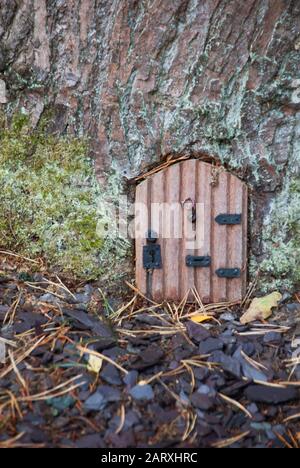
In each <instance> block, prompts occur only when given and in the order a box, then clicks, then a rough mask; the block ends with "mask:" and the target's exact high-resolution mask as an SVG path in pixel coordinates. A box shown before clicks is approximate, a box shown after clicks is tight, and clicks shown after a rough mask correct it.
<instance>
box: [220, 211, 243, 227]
mask: <svg viewBox="0 0 300 468" xmlns="http://www.w3.org/2000/svg"><path fill="white" fill-rule="evenodd" d="M215 221H216V222H217V223H218V224H221V225H227V224H228V225H230V224H241V222H242V215H241V214H228V213H223V214H219V215H218V216H217V217H216V218H215Z"/></svg>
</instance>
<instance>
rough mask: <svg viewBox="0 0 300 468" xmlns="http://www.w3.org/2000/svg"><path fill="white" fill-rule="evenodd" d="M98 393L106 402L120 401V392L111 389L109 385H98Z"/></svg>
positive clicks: (116, 389)
mask: <svg viewBox="0 0 300 468" xmlns="http://www.w3.org/2000/svg"><path fill="white" fill-rule="evenodd" d="M98 392H99V393H100V394H101V395H102V396H103V398H104V400H105V401H106V402H112V401H120V400H121V392H120V390H119V389H118V388H114V387H111V386H110V385H100V386H99V387H98Z"/></svg>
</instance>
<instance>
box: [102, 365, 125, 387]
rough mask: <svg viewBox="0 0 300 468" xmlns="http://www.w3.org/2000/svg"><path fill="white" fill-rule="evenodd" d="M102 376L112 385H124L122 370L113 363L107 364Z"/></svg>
mask: <svg viewBox="0 0 300 468" xmlns="http://www.w3.org/2000/svg"><path fill="white" fill-rule="evenodd" d="M101 378H102V379H103V380H105V382H107V383H109V384H112V385H122V380H121V377H120V372H119V371H118V369H117V368H116V367H115V366H113V365H112V364H106V365H105V366H104V367H103V369H102V371H101Z"/></svg>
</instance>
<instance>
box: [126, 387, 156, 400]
mask: <svg viewBox="0 0 300 468" xmlns="http://www.w3.org/2000/svg"><path fill="white" fill-rule="evenodd" d="M129 393H130V395H131V396H132V398H134V399H135V400H144V401H150V400H152V399H153V398H154V392H153V389H152V387H151V385H136V386H135V387H133V388H132V389H131V390H130V392H129Z"/></svg>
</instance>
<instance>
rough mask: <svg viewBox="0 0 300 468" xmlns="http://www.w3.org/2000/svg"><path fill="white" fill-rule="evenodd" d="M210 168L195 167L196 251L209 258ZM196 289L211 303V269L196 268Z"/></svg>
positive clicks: (203, 164)
mask: <svg viewBox="0 0 300 468" xmlns="http://www.w3.org/2000/svg"><path fill="white" fill-rule="evenodd" d="M211 168H212V166H211V165H210V164H207V163H205V162H202V161H199V163H198V167H197V196H196V199H197V203H198V204H199V207H198V210H197V233H198V236H199V235H200V236H201V229H203V234H204V236H203V239H202V240H203V243H202V245H201V247H199V249H198V250H197V251H196V255H199V256H211V209H212V206H211V196H212V186H211V175H212V174H211ZM195 275H196V280H195V284H196V289H197V291H198V293H199V295H200V297H201V299H202V302H203V303H204V304H208V303H209V302H211V275H212V269H211V267H204V268H196V271H195Z"/></svg>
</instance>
